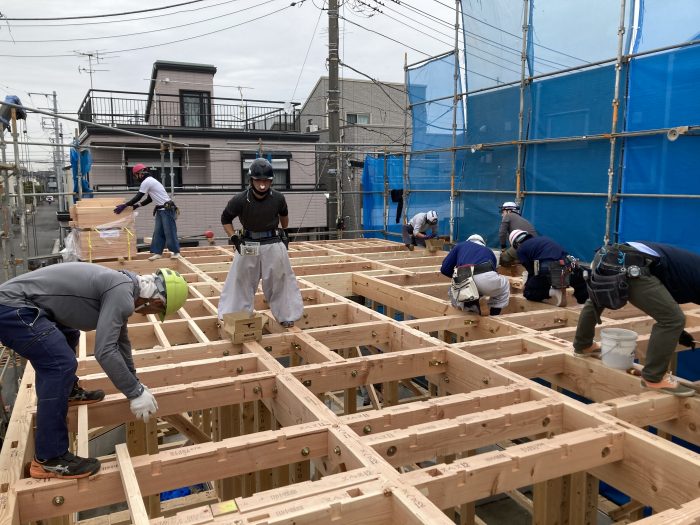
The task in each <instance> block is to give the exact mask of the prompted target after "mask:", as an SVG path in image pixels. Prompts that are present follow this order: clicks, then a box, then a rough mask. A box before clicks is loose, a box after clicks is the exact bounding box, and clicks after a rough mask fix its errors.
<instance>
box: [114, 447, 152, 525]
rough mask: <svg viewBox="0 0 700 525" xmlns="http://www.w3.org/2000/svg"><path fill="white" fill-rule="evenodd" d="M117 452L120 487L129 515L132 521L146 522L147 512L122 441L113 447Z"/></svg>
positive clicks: (127, 452) (147, 520)
mask: <svg viewBox="0 0 700 525" xmlns="http://www.w3.org/2000/svg"><path fill="white" fill-rule="evenodd" d="M115 450H116V453H117V465H118V466H119V476H120V478H121V481H122V488H123V489H124V494H125V495H126V503H127V505H128V506H129V515H130V516H131V521H132V522H133V523H148V522H149V519H148V513H147V512H146V506H145V505H144V504H143V499H142V497H141V492H140V491H139V483H138V480H137V479H136V474H135V473H134V467H133V465H132V463H131V457H130V456H129V451H128V449H127V448H126V445H124V444H123V443H120V444H118V445H117V446H116V447H115Z"/></svg>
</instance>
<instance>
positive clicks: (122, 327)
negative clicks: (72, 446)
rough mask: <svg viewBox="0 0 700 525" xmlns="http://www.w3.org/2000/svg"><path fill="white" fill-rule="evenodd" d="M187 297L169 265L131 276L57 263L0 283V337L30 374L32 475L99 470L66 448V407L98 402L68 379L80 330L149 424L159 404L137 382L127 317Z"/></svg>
mask: <svg viewBox="0 0 700 525" xmlns="http://www.w3.org/2000/svg"><path fill="white" fill-rule="evenodd" d="M186 299H187V283H186V282H185V280H184V279H183V278H182V277H181V276H180V274H179V273H177V272H175V271H173V270H170V269H168V268H161V269H160V270H158V271H157V272H155V273H153V274H149V275H137V274H135V273H132V272H129V271H126V270H120V271H116V270H111V269H109V268H105V267H103V266H98V265H96V264H90V263H82V262H71V263H61V264H54V265H51V266H46V267H44V268H40V269H38V270H35V271H33V272H30V273H26V274H24V275H20V276H18V277H15V278H14V279H10V280H9V281H6V282H5V283H3V284H2V285H0V340H2V343H3V344H4V345H5V346H7V347H8V348H11V349H13V350H14V351H15V352H16V353H17V354H19V355H21V356H22V357H24V358H25V359H27V360H29V362H30V363H31V364H32V366H33V367H34V371H35V373H36V380H35V386H36V395H37V413H36V444H35V450H36V454H35V457H34V460H33V461H32V462H31V467H30V475H31V477H33V478H83V477H86V476H90V475H92V474H94V473H95V472H97V471H98V470H99V468H100V462H99V461H98V460H97V459H96V458H82V457H78V456H75V455H73V454H72V453H71V452H69V451H68V426H67V425H66V415H67V412H68V406H69V405H75V404H87V403H95V402H98V401H101V400H102V399H103V398H104V392H103V391H102V390H94V391H88V390H84V389H83V388H82V387H81V386H80V384H79V383H78V378H77V377H76V375H75V372H76V370H77V366H78V362H77V359H76V348H77V346H78V340H79V338H80V330H82V331H89V330H95V351H94V354H95V359H96V360H97V362H98V363H99V364H100V366H101V367H102V368H103V370H104V371H105V373H106V374H107V377H109V379H110V380H111V381H112V383H113V384H114V386H115V387H117V388H118V389H119V390H120V391H121V392H122V393H123V394H124V395H125V396H126V397H127V399H129V407H130V408H131V412H132V413H133V414H134V416H136V417H137V418H138V419H143V420H144V421H148V419H149V417H150V416H151V415H152V414H154V413H155V412H156V410H158V403H156V399H155V397H153V395H152V394H151V392H150V391H149V390H148V388H146V387H145V386H144V385H143V384H141V382H140V381H139V379H138V378H137V377H136V370H135V368H134V362H133V360H132V357H131V343H130V342H129V336H128V333H127V326H126V325H127V320H128V319H129V316H131V315H132V314H133V313H134V312H138V313H140V314H144V315H145V314H159V315H160V319H161V321H162V320H163V318H164V317H165V316H166V315H168V314H171V313H173V312H175V311H177V310H179V309H180V307H181V306H182V305H183V304H184V303H185V300H186ZM20 408H22V407H20Z"/></svg>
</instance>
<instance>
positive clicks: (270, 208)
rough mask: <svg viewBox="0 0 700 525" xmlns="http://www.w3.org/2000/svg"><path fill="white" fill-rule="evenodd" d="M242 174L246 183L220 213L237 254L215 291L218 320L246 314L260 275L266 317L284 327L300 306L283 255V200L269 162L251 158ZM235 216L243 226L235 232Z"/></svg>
mask: <svg viewBox="0 0 700 525" xmlns="http://www.w3.org/2000/svg"><path fill="white" fill-rule="evenodd" d="M248 176H249V177H250V186H249V187H248V188H247V189H245V190H244V191H242V192H241V193H238V194H237V195H235V196H234V197H233V198H232V199H231V200H230V201H229V202H228V204H227V205H226V208H225V209H224V211H223V213H222V214H221V224H222V226H223V227H224V230H225V231H226V235H228V236H229V238H230V244H232V245H234V246H235V247H236V251H237V253H236V254H234V258H233V263H232V264H231V269H230V270H229V273H228V276H227V277H226V282H225V283H224V287H223V289H222V290H221V297H220V298H219V319H223V316H224V314H227V313H232V312H240V311H247V312H251V313H252V312H253V306H254V300H255V291H256V290H257V289H258V283H259V282H260V279H262V288H263V293H264V294H265V299H267V302H268V304H269V305H270V309H271V310H272V315H274V316H275V319H277V321H278V322H279V323H280V324H281V325H282V326H283V327H285V328H289V327H292V326H294V321H297V320H298V319H300V318H301V316H302V314H303V313H304V304H303V302H302V298H301V292H300V291H299V286H298V285H297V279H296V276H295V275H294V272H293V271H292V265H291V264H290V263H289V255H288V253H287V247H288V245H289V237H288V236H287V231H286V228H287V227H288V226H289V211H288V209H287V200H286V199H285V198H284V195H283V194H282V193H280V192H279V191H277V190H274V189H272V181H273V178H274V172H273V169H272V164H270V162H269V161H267V160H265V159H255V160H254V161H253V163H252V164H251V165H250V168H249V170H248ZM236 217H238V219H239V220H240V222H241V224H242V225H243V231H242V232H241V233H240V235H239V234H238V233H236V231H235V230H234V228H233V219H235V218H236ZM279 225H281V226H282V228H278V226H279Z"/></svg>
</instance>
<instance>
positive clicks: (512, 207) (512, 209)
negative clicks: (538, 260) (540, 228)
mask: <svg viewBox="0 0 700 525" xmlns="http://www.w3.org/2000/svg"><path fill="white" fill-rule="evenodd" d="M513 230H525V231H526V232H527V233H529V234H530V235H532V236H533V237H537V235H538V233H537V230H536V229H535V227H534V226H533V225H532V223H531V222H530V221H528V220H527V219H523V218H522V217H521V216H520V206H518V205H517V204H516V203H514V202H512V201H508V202H504V203H503V204H502V205H501V225H500V226H499V228H498V240H499V242H500V243H501V256H500V257H499V260H498V263H499V264H500V265H501V266H512V265H515V264H518V263H519V262H520V261H518V255H517V253H516V251H515V249H514V248H513V247H512V246H511V247H508V236H509V235H510V233H511V232H512V231H513Z"/></svg>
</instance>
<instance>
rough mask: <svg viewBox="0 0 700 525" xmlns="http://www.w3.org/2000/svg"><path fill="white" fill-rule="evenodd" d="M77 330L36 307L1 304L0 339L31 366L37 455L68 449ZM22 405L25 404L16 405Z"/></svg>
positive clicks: (55, 454) (48, 456)
mask: <svg viewBox="0 0 700 525" xmlns="http://www.w3.org/2000/svg"><path fill="white" fill-rule="evenodd" d="M79 338H80V332H79V331H78V330H75V329H73V328H68V327H65V326H63V325H60V324H58V323H55V322H53V321H51V320H50V319H49V318H48V317H47V315H46V312H45V311H44V310H41V309H40V308H36V307H32V308H29V307H23V308H18V307H16V306H5V305H1V304H0V340H1V341H2V343H3V344H4V345H5V346H7V347H8V348H11V349H12V350H14V351H15V352H16V353H18V354H19V355H21V356H22V357H24V358H26V359H27V360H28V361H29V362H30V363H31V364H32V367H34V371H35V373H36V377H35V379H34V384H35V389H36V395H37V413H36V440H35V441H36V457H37V458H39V459H53V458H55V457H58V456H60V455H62V454H64V453H65V452H66V451H67V450H68V425H67V423H66V416H67V414H68V396H69V394H70V392H71V390H72V388H73V385H74V384H75V382H76V381H77V380H78V378H77V377H76V376H75V371H76V369H77V368H78V360H77V359H76V357H75V348H76V347H77V346H78V339H79ZM19 408H24V407H19Z"/></svg>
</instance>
